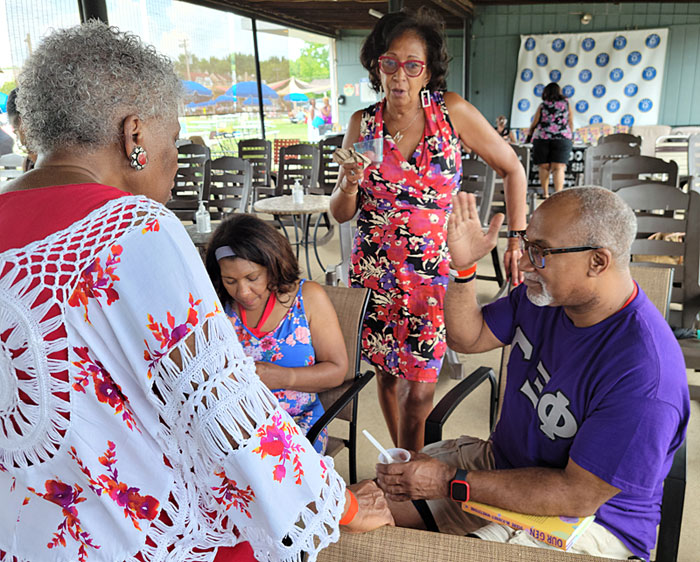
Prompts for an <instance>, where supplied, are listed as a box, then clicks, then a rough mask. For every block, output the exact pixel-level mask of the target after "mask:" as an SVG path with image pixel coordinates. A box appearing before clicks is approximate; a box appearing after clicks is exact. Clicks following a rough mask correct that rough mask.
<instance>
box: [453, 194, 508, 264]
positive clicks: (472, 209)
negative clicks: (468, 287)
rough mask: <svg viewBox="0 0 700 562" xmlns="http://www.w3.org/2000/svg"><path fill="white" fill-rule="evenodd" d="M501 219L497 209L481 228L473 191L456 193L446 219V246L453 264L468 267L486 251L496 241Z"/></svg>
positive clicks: (491, 247) (486, 252) (487, 251)
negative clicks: (484, 227)
mask: <svg viewBox="0 0 700 562" xmlns="http://www.w3.org/2000/svg"><path fill="white" fill-rule="evenodd" d="M503 219H504V216H503V214H502V213H496V214H495V215H494V216H493V218H492V219H491V224H490V225H489V228H488V230H487V231H486V232H484V230H483V228H482V226H481V220H480V219H479V212H478V211H477V208H476V198H475V197H474V194H473V193H464V192H460V193H458V194H457V196H456V197H455V198H454V199H453V200H452V214H451V215H450V219H449V222H448V223H447V246H448V248H449V250H450V256H451V260H452V267H453V268H455V269H466V268H469V267H471V266H472V265H473V264H474V263H476V262H478V261H479V260H480V259H481V258H483V257H484V256H485V255H486V254H488V253H489V252H490V251H491V250H492V249H493V248H494V247H495V246H496V243H497V242H498V230H499V229H500V228H501V225H502V224H503Z"/></svg>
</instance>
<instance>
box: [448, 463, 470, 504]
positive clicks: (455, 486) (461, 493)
mask: <svg viewBox="0 0 700 562" xmlns="http://www.w3.org/2000/svg"><path fill="white" fill-rule="evenodd" d="M450 497H451V498H452V499H453V500H454V501H456V502H466V501H469V482H467V471H466V470H463V469H461V468H460V469H457V473H456V474H455V477H454V478H453V479H452V480H450Z"/></svg>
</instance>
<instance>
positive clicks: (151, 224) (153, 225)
mask: <svg viewBox="0 0 700 562" xmlns="http://www.w3.org/2000/svg"><path fill="white" fill-rule="evenodd" d="M159 230H160V223H159V222H158V219H153V220H150V221H148V222H147V223H146V226H144V227H143V228H142V229H141V234H146V233H147V232H158V231H159Z"/></svg>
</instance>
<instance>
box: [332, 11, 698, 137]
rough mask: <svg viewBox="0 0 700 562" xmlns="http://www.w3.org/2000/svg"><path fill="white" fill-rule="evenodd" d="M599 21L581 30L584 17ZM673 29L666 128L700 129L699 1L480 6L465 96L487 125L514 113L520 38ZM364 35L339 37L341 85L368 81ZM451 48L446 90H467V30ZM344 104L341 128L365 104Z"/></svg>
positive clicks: (455, 34) (455, 36)
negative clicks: (468, 83) (363, 59)
mask: <svg viewBox="0 0 700 562" xmlns="http://www.w3.org/2000/svg"><path fill="white" fill-rule="evenodd" d="M583 13H589V14H591V15H592V16H593V19H592V21H591V23H589V24H588V25H583V24H582V23H581V15H582V14H583ZM653 27H668V28H669V46H668V50H667V61H666V74H665V77H664V87H663V91H662V94H661V113H660V116H659V121H660V123H663V124H667V125H673V126H678V125H690V124H700V2H692V3H678V2H650V3H641V2H635V3H620V4H614V3H612V2H607V3H602V4H586V3H581V4H574V3H557V4H531V5H512V6H490V7H489V6H485V7H484V6H478V7H477V11H476V13H475V17H474V22H473V24H472V52H471V63H470V65H469V68H468V72H469V73H470V80H471V88H470V92H468V93H467V95H465V97H466V98H467V99H468V100H469V101H471V102H472V103H473V104H474V105H476V107H477V108H479V110H480V111H481V112H482V113H483V114H484V115H485V117H486V118H487V119H488V120H489V121H494V120H495V118H496V117H497V116H498V115H499V114H501V113H503V114H506V115H508V114H509V113H510V107H511V101H512V98H513V86H514V84H515V76H516V69H517V63H518V49H519V48H520V35H521V34H523V35H527V34H539V33H578V32H584V31H589V32H590V31H593V32H595V31H614V30H617V29H644V28H653ZM364 36H365V34H364V33H357V32H348V33H344V34H343V35H342V37H341V39H339V40H338V87H339V91H340V92H341V93H342V89H343V84H345V83H346V82H350V81H355V82H358V81H359V80H360V78H362V77H366V72H365V71H364V69H362V67H361V66H360V64H359V51H360V45H361V44H362V40H363V39H364ZM448 49H449V51H450V54H451V55H452V56H453V57H454V58H453V61H452V63H451V65H450V74H449V75H448V89H450V90H453V91H456V92H459V93H460V94H462V95H464V94H465V93H464V92H462V87H461V84H462V56H463V47H462V33H461V31H460V30H450V31H448ZM347 99H348V103H346V105H345V106H341V108H340V115H341V118H340V120H341V123H347V119H348V118H349V117H350V115H351V114H352V112H353V111H355V110H357V109H360V108H361V107H363V106H364V105H366V104H363V103H360V101H359V97H358V96H348V98H347Z"/></svg>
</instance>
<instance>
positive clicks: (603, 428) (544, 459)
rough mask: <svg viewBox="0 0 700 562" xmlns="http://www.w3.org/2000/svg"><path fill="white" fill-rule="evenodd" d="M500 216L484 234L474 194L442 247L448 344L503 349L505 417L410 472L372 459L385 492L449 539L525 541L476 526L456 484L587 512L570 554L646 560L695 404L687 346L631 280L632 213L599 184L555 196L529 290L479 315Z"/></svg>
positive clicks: (527, 240)
mask: <svg viewBox="0 0 700 562" xmlns="http://www.w3.org/2000/svg"><path fill="white" fill-rule="evenodd" d="M501 223H502V217H495V218H494V220H493V221H492V223H491V227H490V228H489V231H488V232H487V233H485V234H484V233H483V232H482V229H481V225H480V223H479V219H478V214H477V211H476V205H475V203H474V198H473V196H472V195H467V194H464V193H461V194H459V196H458V197H457V198H456V199H455V203H454V211H453V214H452V216H451V218H450V222H449V226H448V242H449V249H450V254H451V257H452V267H454V269H455V270H462V272H460V271H455V272H453V273H452V276H453V279H452V281H451V282H450V283H449V285H448V291H447V297H446V300H445V321H446V324H447V333H448V342H449V344H450V346H451V347H452V348H453V349H455V350H456V351H460V352H464V353H480V352H483V351H488V350H490V349H495V348H497V347H503V346H504V345H510V346H511V353H510V357H509V362H508V373H507V379H506V380H507V382H506V389H505V395H504V398H503V405H502V412H501V417H500V419H499V422H498V424H497V426H496V428H495V430H494V432H493V434H492V435H491V437H490V439H489V440H488V441H482V440H479V439H475V438H470V437H463V438H460V439H457V440H451V441H444V442H441V443H437V444H434V445H431V446H429V447H426V448H425V449H424V453H427V454H418V455H415V456H414V458H413V460H412V461H411V462H409V463H407V464H393V465H378V467H377V474H378V479H379V484H380V487H382V489H384V491H385V492H386V494H387V496H388V498H389V499H390V500H394V501H393V502H392V504H391V507H392V512H393V513H394V517H395V520H396V523H397V525H402V526H410V527H418V528H420V527H423V521H422V519H421V517H420V516H419V515H418V513H417V511H416V509H415V508H414V507H413V504H411V502H407V501H405V500H408V499H428V500H431V501H429V502H428V505H429V507H430V511H431V513H432V516H433V517H434V519H435V521H436V523H437V526H438V528H439V529H440V530H441V531H443V532H450V533H456V534H466V533H474V534H475V535H476V536H480V537H481V538H489V539H494V540H504V541H507V542H521V541H524V542H528V541H526V540H524V539H523V537H520V538H519V537H518V533H517V532H514V531H512V530H511V529H509V528H507V527H504V526H501V525H496V524H490V525H488V526H487V527H484V528H483V529H478V527H480V526H484V525H485V521H483V520H480V519H478V518H474V517H472V516H469V515H467V514H465V513H464V512H462V511H461V506H460V504H459V503H458V502H455V501H452V500H451V499H449V498H450V494H451V493H452V492H451V490H452V489H460V490H461V491H462V492H463V491H464V490H465V488H466V486H464V485H461V484H460V485H459V486H456V487H454V488H453V487H452V486H451V484H452V482H456V483H459V482H466V483H467V484H468V489H469V492H468V493H469V496H470V498H471V499H473V500H476V501H480V502H483V503H487V504H491V505H494V506H498V507H502V508H504V509H510V510H513V511H518V512H521V513H531V514H538V515H558V516H570V517H582V516H587V515H591V514H595V516H596V519H595V523H594V524H593V525H592V526H591V527H590V528H589V530H588V531H586V532H585V533H584V534H583V535H582V536H581V538H579V540H578V542H577V543H576V544H575V545H574V550H577V551H579V552H583V553H588V554H596V555H607V556H614V557H616V558H627V557H628V556H633V555H634V556H640V557H643V558H647V559H648V557H649V551H650V550H651V549H652V548H653V547H654V544H655V542H656V526H657V524H658V522H659V518H660V503H661V496H662V491H663V480H664V478H665V476H666V475H667V474H668V471H669V469H670V467H671V463H672V460H673V454H674V452H675V451H676V449H677V448H678V447H679V446H680V445H681V444H682V442H683V439H684V438H685V430H686V426H687V423H688V418H689V398H688V386H687V379H686V374H685V364H684V362H683V355H682V353H681V351H680V347H679V346H678V343H677V342H676V340H675V338H674V337H673V334H672V333H671V330H670V328H669V327H668V324H667V323H666V322H665V320H664V318H663V317H662V316H661V314H660V313H659V312H658V310H657V309H656V308H655V307H654V305H653V304H652V303H651V302H650V301H649V300H648V299H647V297H646V295H644V293H643V292H642V291H641V290H639V288H638V287H637V285H636V283H635V282H634V281H633V280H632V278H631V276H630V272H629V267H628V264H629V259H630V258H629V256H630V247H631V245H632V241H633V240H634V237H635V233H636V220H635V217H634V213H633V212H632V210H631V209H630V208H629V207H628V206H627V205H626V204H625V203H624V202H623V201H622V200H621V199H620V198H619V197H618V196H617V195H615V194H614V193H612V192H610V191H608V190H605V189H602V188H577V189H572V190H567V191H563V192H560V193H557V194H555V195H554V196H552V197H550V198H549V199H548V200H547V201H545V202H544V203H543V204H542V205H541V206H540V207H539V208H538V209H537V211H536V212H535V213H534V214H533V217H532V221H531V223H530V225H529V226H528V229H527V235H526V236H523V237H522V239H523V248H524V250H525V251H524V253H523V256H522V257H521V258H520V262H519V267H520V269H521V270H522V271H523V272H524V279H525V283H524V286H523V285H520V286H518V287H516V288H515V289H514V290H513V291H512V292H511V294H510V295H509V296H508V297H505V298H503V299H501V300H499V301H496V302H494V303H492V304H490V305H487V306H486V307H484V308H483V309H482V308H481V307H480V306H479V305H478V303H477V300H476V290H475V287H474V285H475V282H473V279H472V277H471V275H470V274H468V275H466V276H465V275H464V274H463V272H464V271H468V270H469V269H470V266H471V265H472V264H474V263H476V262H477V261H478V260H479V259H481V258H482V257H484V256H485V255H487V254H488V253H489V252H490V250H491V248H492V247H493V246H494V245H495V243H496V239H497V233H498V228H499V227H500V225H501ZM456 469H457V470H456ZM453 499H456V498H454V494H453ZM477 529H478V530H477Z"/></svg>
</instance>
